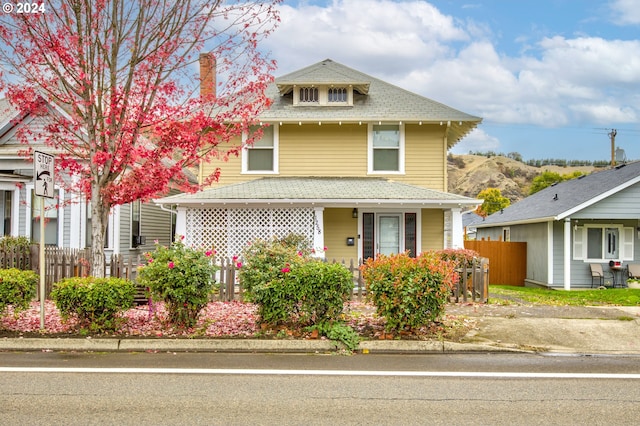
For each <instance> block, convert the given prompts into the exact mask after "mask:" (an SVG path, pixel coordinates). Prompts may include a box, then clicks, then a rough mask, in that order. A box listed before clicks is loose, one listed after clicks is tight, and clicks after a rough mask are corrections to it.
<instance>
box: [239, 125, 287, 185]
mask: <svg viewBox="0 0 640 426" xmlns="http://www.w3.org/2000/svg"><path fill="white" fill-rule="evenodd" d="M242 171H243V172H244V173H277V172H278V126H277V125H275V124H272V125H270V126H265V127H263V128H262V138H260V139H259V140H256V141H254V143H253V145H251V146H247V147H246V148H245V151H244V155H243V156H242Z"/></svg>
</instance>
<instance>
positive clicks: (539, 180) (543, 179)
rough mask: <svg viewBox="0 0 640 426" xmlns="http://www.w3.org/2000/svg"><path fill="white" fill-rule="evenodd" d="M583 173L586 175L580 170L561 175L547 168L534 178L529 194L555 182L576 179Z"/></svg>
mask: <svg viewBox="0 0 640 426" xmlns="http://www.w3.org/2000/svg"><path fill="white" fill-rule="evenodd" d="M582 175H584V173H582V172H581V171H578V170H577V171H575V172H573V173H568V174H565V175H561V174H560V173H556V172H552V171H550V170H545V171H544V172H542V173H540V174H539V175H538V176H536V177H534V178H533V181H532V183H531V189H530V190H529V195H533V194H535V193H536V192H538V191H542V190H543V189H545V188H546V187H548V186H551V185H553V184H554V183H559V182H562V181H565V180H571V179H575V178H577V177H579V176H582Z"/></svg>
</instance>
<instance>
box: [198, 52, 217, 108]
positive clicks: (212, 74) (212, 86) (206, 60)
mask: <svg viewBox="0 0 640 426" xmlns="http://www.w3.org/2000/svg"><path fill="white" fill-rule="evenodd" d="M215 96H216V58H215V57H214V56H213V53H201V54H200V97H203V98H204V97H215Z"/></svg>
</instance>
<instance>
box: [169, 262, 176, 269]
mask: <svg viewBox="0 0 640 426" xmlns="http://www.w3.org/2000/svg"><path fill="white" fill-rule="evenodd" d="M167 266H168V267H169V269H173V268H174V267H175V266H176V265H175V264H174V263H173V262H169V264H168V265H167Z"/></svg>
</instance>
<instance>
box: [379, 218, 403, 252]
mask: <svg viewBox="0 0 640 426" xmlns="http://www.w3.org/2000/svg"><path fill="white" fill-rule="evenodd" d="M400 244H401V241H400V215H399V214H394V215H379V216H378V253H380V254H385V255H390V254H398V253H400V252H401V250H400Z"/></svg>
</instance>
